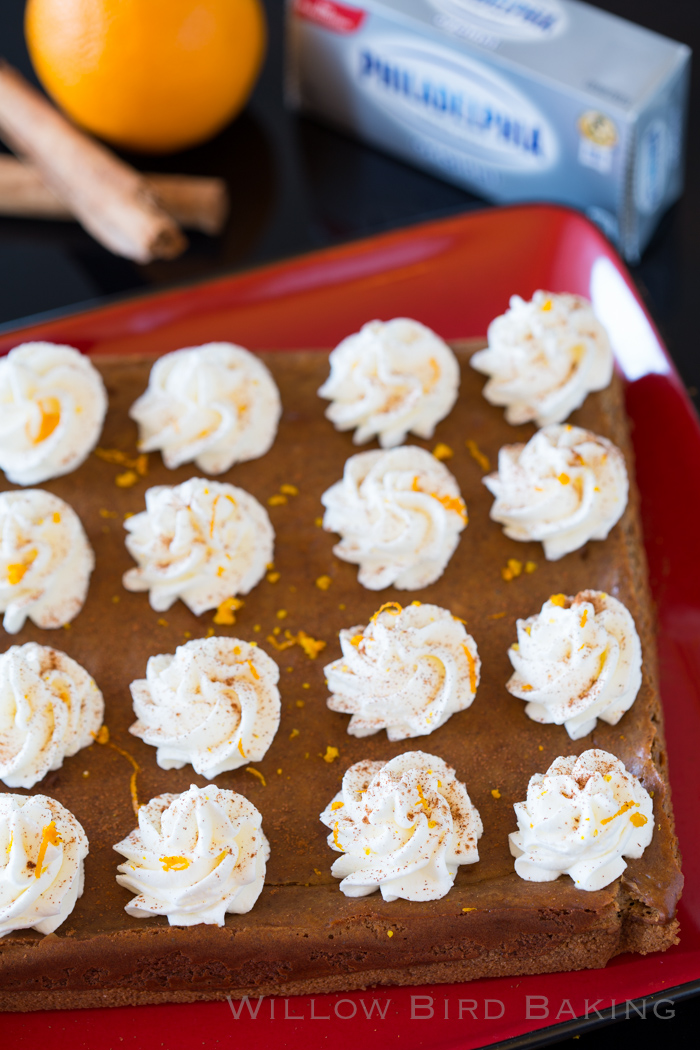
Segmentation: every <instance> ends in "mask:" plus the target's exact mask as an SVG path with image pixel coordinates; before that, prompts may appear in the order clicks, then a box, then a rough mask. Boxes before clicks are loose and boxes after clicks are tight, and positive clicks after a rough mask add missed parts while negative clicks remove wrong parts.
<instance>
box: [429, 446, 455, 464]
mask: <svg viewBox="0 0 700 1050" xmlns="http://www.w3.org/2000/svg"><path fill="white" fill-rule="evenodd" d="M433 455H434V456H435V459H439V460H444V459H452V457H453V456H454V449H451V448H450V446H449V445H446V444H445V442H444V441H438V443H437V445H436V446H435V448H434V449H433Z"/></svg>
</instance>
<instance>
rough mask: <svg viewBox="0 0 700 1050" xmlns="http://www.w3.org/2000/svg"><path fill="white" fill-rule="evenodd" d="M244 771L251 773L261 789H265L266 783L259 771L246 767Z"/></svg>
mask: <svg viewBox="0 0 700 1050" xmlns="http://www.w3.org/2000/svg"><path fill="white" fill-rule="evenodd" d="M245 771H246V773H252V775H253V776H254V777H257V778H258V780H259V781H260V783H261V784H262V786H263V787H267V781H266V780H265V777H264V776H263V775H262V773H261V772H260V770H259V769H253V767H252V766H246V767H245Z"/></svg>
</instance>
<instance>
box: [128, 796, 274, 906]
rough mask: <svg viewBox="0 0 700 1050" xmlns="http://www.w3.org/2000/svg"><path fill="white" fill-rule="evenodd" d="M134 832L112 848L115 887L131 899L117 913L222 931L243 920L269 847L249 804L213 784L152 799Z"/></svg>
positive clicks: (254, 897)
mask: <svg viewBox="0 0 700 1050" xmlns="http://www.w3.org/2000/svg"><path fill="white" fill-rule="evenodd" d="M138 820H139V826H138V827H137V828H135V829H134V830H133V831H132V832H131V834H130V835H128V836H127V837H126V838H125V839H123V841H122V842H118V843H117V845H116V846H115V847H114V848H115V850H116V851H117V853H121V854H122V856H124V857H126V863H124V864H120V865H119V868H118V870H119V872H120V874H119V875H117V882H118V883H119V885H120V886H124V887H125V888H126V889H128V890H131V892H132V893H136V894H137V896H136V897H134V898H133V900H131V901H130V902H129V903H128V904H127V905H126V907H125V909H124V910H125V911H126V912H127V914H128V915H132V916H133V917H134V918H135V919H144V918H147V917H148V916H151V915H165V916H167V919H168V922H169V923H170V925H171V926H196V925H198V924H199V923H208V924H210V925H216V926H223V925H224V917H225V915H226V913H227V912H228V913H230V914H234V915H243V914H244V913H245V912H248V911H250V909H251V908H252V907H253V905H254V904H255V902H256V900H257V899H258V897H259V896H260V893H261V892H262V888H263V883H264V882H265V868H266V865H267V859H268V857H269V856H270V846H269V843H268V841H267V838H266V837H265V833H264V832H263V830H262V817H261V816H260V813H259V812H258V810H257V809H256V808H255V806H254V805H253V803H252V802H249V801H248V799H247V798H244V797H243V795H237V794H236V792H235V791H225V790H223V789H222V788H218V787H217V786H216V784H209V785H208V786H207V787H204V788H198V787H197V786H196V784H193V785H192V786H191V787H190V789H189V791H183V793H182V794H181V795H170V794H169V795H157V796H156V798H152V799H151V801H150V802H148V803H147V804H146V805H145V806H142V807H141V809H140V810H139V817H138Z"/></svg>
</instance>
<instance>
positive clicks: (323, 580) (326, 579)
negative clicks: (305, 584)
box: [316, 576, 333, 591]
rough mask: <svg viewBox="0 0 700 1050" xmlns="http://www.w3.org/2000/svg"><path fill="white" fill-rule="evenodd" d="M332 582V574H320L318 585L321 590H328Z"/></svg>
mask: <svg viewBox="0 0 700 1050" xmlns="http://www.w3.org/2000/svg"><path fill="white" fill-rule="evenodd" d="M332 583H333V580H332V579H331V578H330V576H319V577H318V579H317V580H316V586H317V587H318V589H319V591H327V590H328V588H329V587H330V585H331V584H332Z"/></svg>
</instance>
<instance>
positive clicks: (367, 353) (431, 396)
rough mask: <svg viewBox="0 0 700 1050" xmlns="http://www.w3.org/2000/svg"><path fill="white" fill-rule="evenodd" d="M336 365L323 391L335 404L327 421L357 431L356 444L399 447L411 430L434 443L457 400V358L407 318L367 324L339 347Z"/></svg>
mask: <svg viewBox="0 0 700 1050" xmlns="http://www.w3.org/2000/svg"><path fill="white" fill-rule="evenodd" d="M330 365H331V374H330V375H329V377H328V379H327V380H326V382H325V383H324V384H323V386H322V387H321V388H320V390H319V395H320V396H321V397H325V398H328V399H329V400H330V401H331V402H332V404H330V405H329V406H328V408H327V409H326V417H327V418H328V419H330V421H331V422H332V423H333V424H334V425H335V427H336V428H337V429H338V430H353V429H354V428H357V429H355V433H354V435H353V441H354V443H355V444H356V445H362V444H364V443H365V442H366V441H371V440H372V438H373V437H377V438H378V439H379V444H380V445H381V446H382V448H393V447H394V446H395V445H400V444H401V443H402V441H405V439H406V435H407V434H408V432H409V431H411V433H413V434H416V435H417V436H418V437H421V438H431V437H432V436H433V432H434V430H435V424H436V423H439V422H440V420H441V419H444V418H445V416H447V415H448V414H449V413H450V411H451V410H452V407H453V405H454V403H455V401H456V400H457V393H458V391H459V380H460V375H459V364H458V363H457V358H456V357H455V355H454V354H453V352H452V350H450V348H449V346H448V345H447V343H445V342H444V341H443V340H442V339H440V337H439V336H437V335H436V334H435V332H433V331H431V329H430V328H426V327H425V325H422V324H420V323H419V322H418V321H411V320H409V319H408V318H406V317H396V318H394V320H393V321H386V322H382V321H370V322H369V323H368V324H365V325H363V326H362V328H361V329H360V331H359V332H355V333H354V334H353V335H349V336H348V337H347V338H346V339H343V341H342V343H339V345H338V346H336V348H335V350H333V352H332V353H331V355H330Z"/></svg>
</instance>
